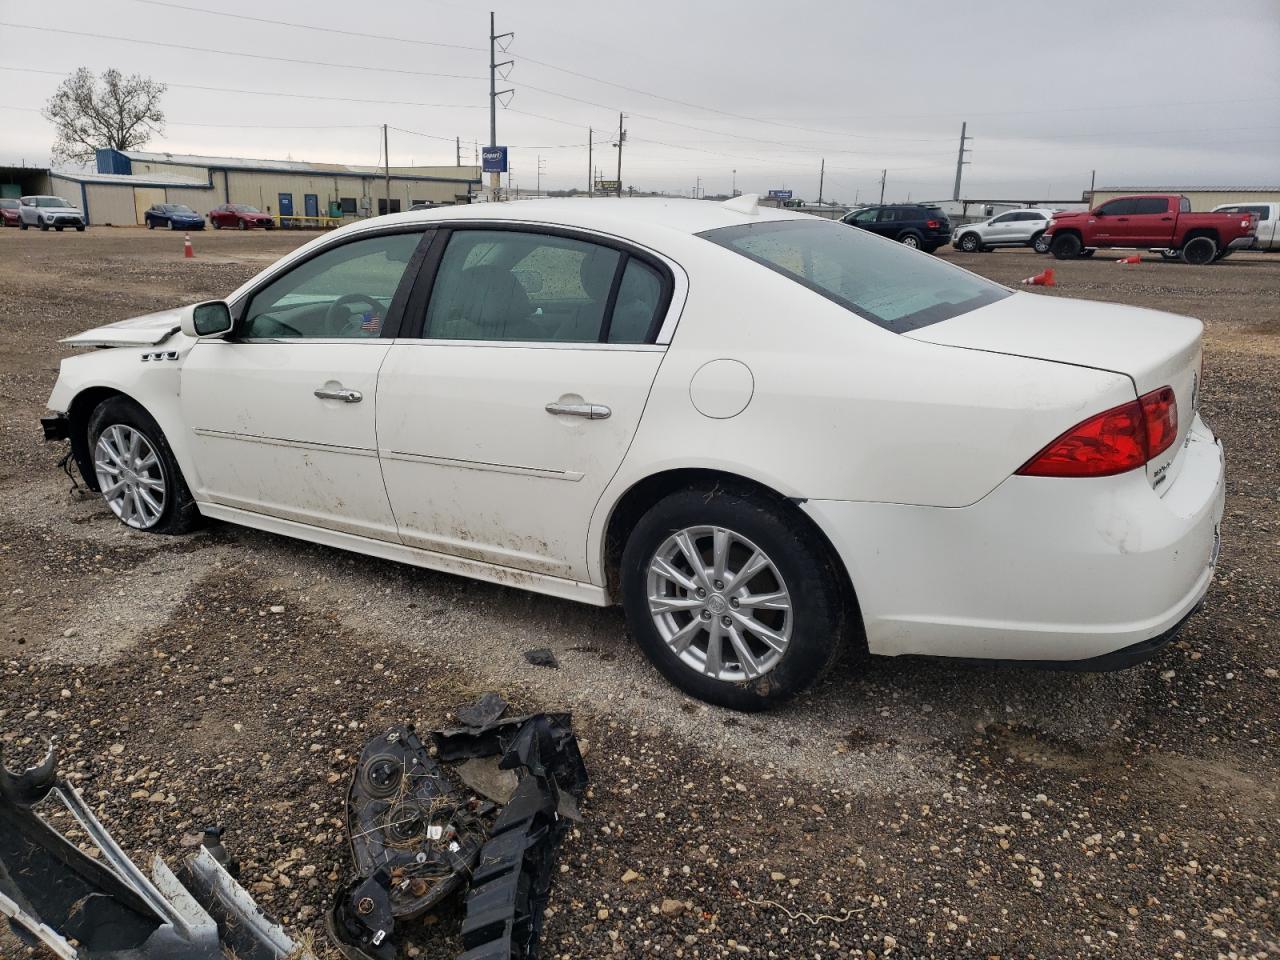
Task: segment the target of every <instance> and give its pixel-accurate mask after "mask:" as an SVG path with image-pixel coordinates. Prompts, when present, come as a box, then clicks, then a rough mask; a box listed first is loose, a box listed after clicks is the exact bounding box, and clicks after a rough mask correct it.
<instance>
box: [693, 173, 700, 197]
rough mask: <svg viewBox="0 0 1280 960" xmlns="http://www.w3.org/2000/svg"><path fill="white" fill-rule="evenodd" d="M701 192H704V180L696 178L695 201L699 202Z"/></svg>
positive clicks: (694, 187)
mask: <svg viewBox="0 0 1280 960" xmlns="http://www.w3.org/2000/svg"><path fill="white" fill-rule="evenodd" d="M701 192H702V178H701V177H695V178H694V184H693V199H695V200H697V199H698V194H700V193H701Z"/></svg>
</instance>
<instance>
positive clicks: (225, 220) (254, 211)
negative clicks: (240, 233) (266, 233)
mask: <svg viewBox="0 0 1280 960" xmlns="http://www.w3.org/2000/svg"><path fill="white" fill-rule="evenodd" d="M209 222H210V223H212V224H213V229H215V230H221V229H222V228H223V227H239V228H240V229H241V230H248V229H249V228H250V227H265V228H266V229H267V230H270V229H271V228H272V227H274V226H275V225H276V221H275V219H274V218H273V217H272V216H271V215H270V214H268V213H263V212H262V211H261V210H259V209H258V208H257V207H251V206H249V205H248V204H247V203H224V204H223V205H222V206H220V207H215V208H214V209H212V210H210V211H209Z"/></svg>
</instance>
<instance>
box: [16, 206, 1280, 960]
mask: <svg viewBox="0 0 1280 960" xmlns="http://www.w3.org/2000/svg"><path fill="white" fill-rule="evenodd" d="M300 239H305V238H298V237H296V236H291V235H288V234H261V233H249V234H240V233H233V234H228V233H206V234H198V235H197V236H196V237H195V246H196V250H197V258H196V259H195V260H183V259H182V257H181V240H180V238H179V237H177V236H176V235H172V234H168V233H160V232H156V233H146V232H143V231H126V230H106V229H101V230H90V231H89V232H88V233H86V234H84V235H76V234H61V235H59V234H54V233H50V234H40V233H33V232H30V231H28V232H26V233H19V232H18V231H16V230H8V231H3V232H0V291H3V294H0V398H2V399H3V401H4V403H3V405H0V493H2V494H3V496H2V497H0V578H2V582H3V584H4V586H3V589H2V590H0V748H2V749H3V752H4V754H5V755H6V757H7V758H8V760H9V762H10V765H12V766H19V765H21V764H22V763H23V762H25V761H30V760H32V759H34V758H35V757H36V756H37V754H38V753H39V752H40V747H39V741H38V738H39V737H40V736H41V735H52V736H54V737H55V738H56V739H57V741H58V744H59V747H60V749H61V750H62V752H63V757H64V759H63V770H64V771H65V772H67V773H68V774H70V776H71V777H72V779H74V780H75V781H76V782H77V783H78V785H79V787H80V788H81V789H82V790H83V791H84V793H85V795H86V797H87V798H88V799H89V801H90V802H91V803H92V804H93V806H94V807H95V808H96V809H97V810H98V811H99V814H100V816H101V817H102V819H103V821H104V822H105V823H106V824H107V825H108V827H110V828H111V829H112V830H113V831H114V832H115V834H116V836H117V837H118V838H119V839H120V841H121V842H122V844H123V845H124V846H125V847H126V849H128V850H129V851H130V852H131V853H132V854H133V855H135V857H138V858H141V859H144V860H145V859H146V858H149V857H150V855H151V854H152V853H154V852H160V853H162V854H164V855H166V856H168V857H170V858H172V859H177V858H180V857H181V856H183V855H184V853H186V852H188V849H187V845H189V844H191V843H192V842H193V841H195V839H196V834H197V833H198V831H199V828H200V827H202V826H203V825H204V824H206V823H209V822H221V823H225V824H226V825H227V827H228V843H229V845H230V846H232V847H233V852H234V853H235V854H236V855H237V856H238V857H239V858H240V859H241V860H242V862H243V864H244V877H245V879H246V882H248V883H250V884H251V885H253V884H256V887H255V890H256V892H257V895H258V898H259V900H260V901H261V902H262V903H263V904H264V905H265V906H266V907H268V908H269V909H270V910H272V911H273V912H275V913H276V914H277V915H279V916H281V917H282V918H283V919H284V920H286V922H287V923H289V924H290V925H291V926H292V927H293V929H294V930H295V931H310V932H312V933H314V934H315V935H316V936H317V938H318V939H319V940H320V942H323V935H322V934H321V932H320V926H319V923H318V920H319V917H320V915H321V913H322V912H323V910H324V909H325V907H326V905H327V904H328V903H329V902H330V898H331V896H332V894H333V892H334V891H335V889H336V888H337V885H338V882H339V879H340V878H341V877H343V876H344V871H346V870H347V859H348V855H347V852H346V847H345V842H344V840H343V837H342V829H341V826H342V825H341V819H340V818H341V816H342V809H343V807H342V802H343V794H344V791H345V787H346V778H347V774H348V771H349V769H350V767H351V765H352V764H353V762H354V759H355V758H356V757H357V756H358V754H359V752H360V748H361V746H362V744H363V742H364V740H365V739H366V738H367V737H368V736H370V735H372V734H373V733H375V732H377V731H378V730H380V729H382V728H384V727H385V726H387V725H390V724H391V723H393V722H397V721H400V720H412V721H414V722H416V723H418V724H419V725H420V726H432V725H436V724H439V723H442V722H444V721H446V719H447V716H448V711H449V710H450V709H451V708H452V707H455V706H457V705H460V704H462V703H463V702H465V701H466V700H468V699H469V698H471V697H473V696H474V695H477V694H478V693H480V692H482V691H484V690H488V689H495V690H498V691H500V692H501V693H503V694H504V696H506V697H507V698H508V699H509V700H511V701H512V702H513V703H514V704H516V705H517V706H518V707H520V708H533V709H539V708H545V709H563V708H567V709H571V710H572V711H573V712H574V716H575V725H576V728H577V729H578V731H579V735H580V736H581V737H582V738H583V739H584V740H585V741H586V744H587V747H588V752H587V763H588V766H589V768H590V770H591V774H592V777H593V787H592V790H591V795H590V797H589V799H588V801H587V803H586V804H585V813H586V820H585V821H584V823H583V824H582V825H581V829H580V830H578V831H575V833H574V834H572V835H571V837H570V838H569V839H568V841H567V843H566V845H565V847H564V848H563V850H562V854H561V867H560V870H561V873H560V875H559V876H558V878H557V883H556V886H555V888H554V891H553V895H552V905H551V908H550V910H549V914H550V915H549V918H548V923H547V928H546V931H545V936H544V955H545V956H547V957H557V958H559V957H563V958H598V957H613V956H618V957H641V956H675V957H690V958H710V957H728V956H738V955H743V956H751V957H779V958H781V957H805V958H814V960H823V958H836V957H864V958H870V957H877V958H885V957H966V958H967V957H1003V958H1012V957H1026V958H1030V957H1039V958H1048V957H1077V956H1079V957H1094V956H1104V957H1134V958H1149V957H1156V956H1158V957H1186V958H1192V957H1210V958H1212V957H1266V956H1280V933H1278V932H1277V929H1278V928H1280V869H1278V868H1277V853H1278V849H1277V844H1278V842H1280V813H1278V811H1280V805H1278V804H1277V784H1278V782H1280V778H1278V777H1277V767H1278V764H1277V758H1278V748H1280V744H1278V742H1277V717H1278V715H1280V710H1278V709H1277V693H1278V692H1280V679H1278V678H1277V672H1276V666H1277V663H1276V661H1277V652H1278V648H1280V630H1278V629H1277V623H1278V622H1280V596H1278V595H1277V583H1278V581H1280V493H1278V491H1277V483H1276V479H1275V478H1276V476H1277V468H1278V467H1280V463H1278V460H1280V429H1278V427H1280V389H1278V385H1280V302H1278V301H1277V299H1276V291H1277V290H1280V257H1277V256H1274V255H1273V256H1270V257H1266V256H1263V255H1254V254H1245V255H1236V256H1235V257H1232V258H1231V259H1230V260H1228V261H1226V262H1223V263H1220V264H1217V265H1214V266H1211V267H1200V268H1197V267H1188V266H1185V265H1182V264H1169V263H1163V262H1160V261H1159V260H1158V259H1157V260H1150V259H1149V260H1147V261H1146V262H1144V263H1142V264H1140V265H1136V266H1120V265H1117V264H1115V263H1114V262H1113V261H1112V259H1111V258H1108V257H1104V256H1101V255H1100V256H1099V257H1098V258H1095V259H1094V260H1093V261H1076V262H1072V263H1054V262H1053V261H1048V260H1045V259H1043V258H1039V257H1036V256H1034V255H1032V254H1029V253H1026V252H1022V251H1017V252H1001V253H996V254H990V255H980V254H974V255H964V254H955V253H953V252H951V251H943V255H944V256H948V257H950V258H952V259H954V261H955V262H957V263H961V264H962V265H964V266H967V267H969V268H971V269H975V270H977V271H979V272H981V273H983V274H985V275H988V276H991V277H993V278H995V279H997V280H1000V281H1003V282H1016V281H1018V280H1020V279H1022V278H1023V277H1027V276H1030V275H1031V274H1033V273H1036V272H1037V271H1039V270H1040V269H1041V268H1042V267H1044V266H1046V265H1048V264H1052V265H1053V266H1055V268H1056V270H1057V279H1058V286H1057V287H1055V288H1052V289H1049V290H1045V291H1043V292H1045V293H1047V294H1049V295H1066V296H1079V297H1086V298H1093V299H1100V300H1113V301H1121V302H1126V303H1132V304H1138V305H1142V306H1150V307H1156V308H1159V309H1165V310H1172V311H1176V312H1182V313H1190V314H1192V315H1195V316H1198V317H1201V318H1203V319H1204V320H1205V321H1206V324H1207V327H1208V334H1207V342H1208V348H1209V349H1208V359H1207V364H1206V372H1207V376H1206V383H1205V386H1204V406H1203V412H1204V415H1205V417H1206V419H1207V420H1208V421H1209V422H1210V424H1211V425H1212V426H1213V427H1214V429H1215V430H1216V431H1217V432H1218V434H1219V435H1220V436H1221V437H1222V438H1223V441H1224V443H1225V444H1226V447H1227V452H1228V468H1229V474H1228V504H1227V516H1226V519H1225V520H1224V523H1223V550H1222V559H1221V563H1220V567H1219V573H1218V578H1217V581H1216V583H1215V585H1214V587H1213V589H1212V590H1211V591H1210V594H1209V597H1208V600H1207V603H1206V606H1205V609H1204V612H1203V613H1201V615H1199V616H1198V617H1196V618H1195V619H1193V620H1192V621H1191V622H1190V623H1189V624H1188V626H1187V628H1186V630H1185V631H1184V632H1183V634H1182V635H1181V639H1180V640H1179V641H1178V643H1177V644H1176V645H1175V646H1173V647H1171V648H1170V649H1168V650H1167V651H1165V652H1164V653H1162V654H1161V655H1160V656H1158V657H1157V658H1156V659H1154V660H1152V661H1151V662H1149V663H1147V664H1144V665H1141V666H1139V667H1136V668H1134V669H1131V670H1128V671H1125V672H1122V673H1115V674H1104V675H1096V676H1094V675H1077V674H1069V673H1060V674H1058V673H1040V672H1031V671H1021V670H995V669H986V668H978V667H956V666H944V665H939V664H937V663H933V662H929V661H924V660H913V659H902V660H896V661H895V660H882V659H873V660H872V661H870V662H856V661H853V660H848V661H847V662H845V663H842V664H841V665H840V666H839V667H837V669H836V670H835V671H834V672H833V674H832V675H831V676H830V677H829V679H828V680H827V681H826V682H825V683H824V684H823V685H822V686H821V687H819V688H818V689H817V690H815V691H814V692H812V693H811V694H809V695H808V696H806V697H804V698H802V699H800V700H799V701H797V702H795V703H793V704H790V705H788V706H786V707H784V708H782V709H779V710H776V711H774V712H772V713H770V714H767V715H763V716H759V715H756V716H744V715H735V714H732V713H728V712H726V711H722V710H718V709H715V708H710V707H707V706H705V705H702V704H700V703H697V702H694V701H691V700H689V699H688V698H685V697H683V696H681V695H680V694H678V693H677V692H675V691H674V690H672V689H671V688H670V687H669V686H667V685H666V684H665V683H664V682H663V681H662V680H661V679H660V678H659V677H658V676H657V674H656V673H655V672H654V671H653V670H651V669H650V668H649V666H648V665H647V663H646V662H645V661H644V660H643V658H642V657H641V656H640V655H639V653H638V652H637V651H636V650H635V649H634V647H633V646H632V644H631V643H630V642H629V640H628V638H627V636H626V633H625V630H624V627H623V622H622V618H621V616H620V614H619V613H618V612H617V611H614V610H597V609H593V608H587V607H581V606H577V605H574V604H570V603H567V602H563V601H557V600H552V599H549V598H544V597H535V596H531V595H526V594H522V593H519V592H516V591H513V590H510V589H506V588H503V587H499V586H492V585H487V584H480V583H474V582H470V581H465V580H460V579H457V578H454V577H449V576H444V575H439V574H433V573H429V572H423V571H419V570H414V569H410V568H406V567H400V566H396V565H393V564H389V563H383V562H380V561H376V560H371V559H367V558H363V557H357V556H352V555H349V554H344V553H339V552H336V551H332V550H328V549H325V548H321V547H315V546H310V545H307V544H302V543H298V542H293V541H289V540H285V539H282V538H278V537H273V536H270V535H266V534H261V533H257V532H254V531H249V530H242V529H237V528H234V527H229V526H225V525H213V526H210V527H208V528H206V529H204V530H202V531H200V532H198V533H196V534H193V535H191V536H187V537H180V538H158V537H149V536H146V535H139V534H131V533H129V532H127V531H126V530H125V529H124V528H123V527H121V526H120V525H119V524H118V523H116V522H115V521H114V519H113V518H112V517H111V516H110V514H109V513H108V512H107V510H106V509H105V507H103V506H102V505H101V504H100V503H99V502H98V501H96V500H93V499H88V500H86V499H81V498H80V497H78V496H76V495H74V494H72V493H69V492H68V486H69V484H68V482H67V480H66V478H65V477H63V476H62V475H61V474H60V473H58V471H57V470H56V469H55V466H54V464H55V461H56V459H57V457H58V456H59V454H60V452H61V451H60V450H57V449H55V448H54V447H52V446H46V445H44V444H43V443H41V442H40V436H39V428H38V424H37V418H38V417H39V415H40V414H41V413H42V412H43V409H44V400H45V398H46V397H47V395H48V391H49V389H50V387H51V386H52V383H53V380H54V378H55V376H56V368H57V362H58V359H59V358H60V357H61V356H63V355H65V354H66V353H67V351H66V349H65V348H64V347H62V346H61V345H60V344H58V343H57V339H58V338H59V337H63V336H67V335H69V334H71V333H74V332H77V331H79V330H82V329H85V328H87V327H90V326H96V325H98V324H101V323H107V322H111V321H114V320H119V319H123V318H125V317H128V316H132V315H135V314H138V313H142V312H146V311H149V310H153V309H158V308H162V307H166V306H172V305H176V304H180V303H183V302H190V301H192V300H195V299H203V298H210V297H217V296H221V295H224V294H225V293H227V292H229V291H230V290H231V289H232V288H234V287H235V286H237V285H238V284H239V283H240V282H242V281H243V280H244V279H245V278H247V277H249V276H251V275H252V274H253V273H255V272H256V271H257V270H259V269H261V268H262V267H263V266H265V265H266V264H267V263H269V262H271V261H272V260H273V259H274V258H275V257H277V256H278V255H280V254H281V253H283V252H285V251H286V250H288V249H290V248H291V247H292V246H293V245H295V244H296V243H297V242H299V240H300ZM273 608H276V609H279V608H283V612H273ZM535 647H549V648H550V649H552V650H553V651H554V652H555V653H556V656H557V657H558V658H559V661H560V668H559V669H554V670H553V669H547V668H540V667H534V666H531V665H530V664H528V663H527V662H526V661H525V660H524V658H523V655H522V654H523V651H525V650H528V649H531V648H535ZM458 921H459V916H458V911H457V910H456V909H455V908H447V909H443V910H441V911H440V912H439V913H437V914H435V915H433V916H431V917H429V918H427V920H426V921H425V922H422V923H419V924H416V925H414V926H413V927H412V928H409V929H408V930H407V932H406V936H405V938H404V940H403V942H404V943H405V945H406V946H405V953H406V954H407V955H409V956H421V957H428V958H434V957H451V956H453V954H454V953H455V952H456V951H457V946H458V942H457V924H458ZM26 955H27V954H26V952H25V950H24V949H23V948H21V947H19V946H18V945H17V944H16V943H14V941H13V940H12V939H11V938H7V937H6V936H5V935H3V934H0V956H3V957H6V958H7V957H22V956H26Z"/></svg>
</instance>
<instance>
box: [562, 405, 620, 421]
mask: <svg viewBox="0 0 1280 960" xmlns="http://www.w3.org/2000/svg"><path fill="white" fill-rule="evenodd" d="M546 409H547V413H551V414H554V415H555V416H557V417H586V418H587V419H588V420H608V419H609V417H611V416H612V415H613V411H612V410H610V409H609V408H608V407H606V406H605V405H604V404H603V403H548V404H547V408H546Z"/></svg>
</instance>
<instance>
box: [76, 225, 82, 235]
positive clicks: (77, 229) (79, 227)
mask: <svg viewBox="0 0 1280 960" xmlns="http://www.w3.org/2000/svg"><path fill="white" fill-rule="evenodd" d="M76 233H84V224H83V223H82V224H80V225H79V226H78V227H76Z"/></svg>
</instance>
